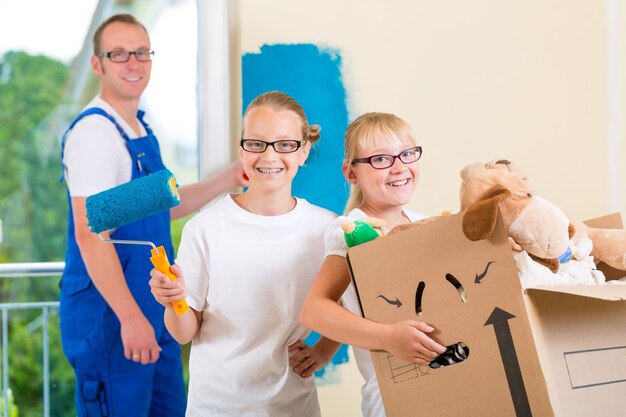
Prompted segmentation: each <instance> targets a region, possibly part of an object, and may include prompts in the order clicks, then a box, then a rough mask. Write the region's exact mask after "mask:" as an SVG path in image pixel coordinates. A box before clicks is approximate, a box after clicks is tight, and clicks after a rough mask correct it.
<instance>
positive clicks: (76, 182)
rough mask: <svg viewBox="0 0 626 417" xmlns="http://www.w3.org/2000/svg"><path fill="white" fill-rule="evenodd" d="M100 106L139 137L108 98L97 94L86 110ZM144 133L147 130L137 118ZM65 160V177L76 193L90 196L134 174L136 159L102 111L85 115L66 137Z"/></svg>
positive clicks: (125, 128)
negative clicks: (110, 103)
mask: <svg viewBox="0 0 626 417" xmlns="http://www.w3.org/2000/svg"><path fill="white" fill-rule="evenodd" d="M91 107H99V108H101V109H103V110H104V111H105V112H107V113H109V114H110V115H111V116H113V117H114V118H115V120H117V122H118V123H119V124H120V126H122V128H123V129H124V131H125V132H126V134H127V135H128V137H129V138H130V139H131V140H132V139H137V138H138V137H139V136H137V135H136V134H135V132H134V130H133V129H131V128H130V126H129V125H128V124H127V123H126V122H125V121H124V119H122V117H121V116H120V115H119V114H117V112H116V111H115V110H114V109H113V107H111V106H110V105H109V104H108V103H107V102H106V101H104V100H102V99H101V98H100V97H99V96H98V97H95V98H94V99H93V100H91V102H90V103H89V104H88V105H87V106H85V108H84V109H83V110H86V109H88V108H91ZM137 123H138V124H139V127H140V129H141V137H143V136H145V135H146V131H145V129H144V127H143V125H142V124H141V123H139V121H137ZM63 164H64V165H65V167H66V172H65V174H66V176H65V181H66V182H67V187H68V189H69V192H70V195H71V196H72V197H87V196H90V195H93V194H96V193H99V192H101V191H104V190H108V189H109V188H113V187H115V186H117V185H120V184H124V183H127V182H128V181H130V179H131V178H132V159H131V158H130V154H129V153H128V148H127V146H126V141H125V140H124V139H123V138H122V136H121V135H120V133H119V132H118V130H117V128H116V127H115V125H114V124H113V123H111V121H110V120H109V119H107V118H106V117H104V116H101V115H99V114H95V115H91V116H88V117H85V118H83V119H81V120H80V121H79V122H78V123H76V125H75V126H74V128H73V129H72V131H71V132H70V133H69V134H68V136H67V138H66V140H65V150H64V153H63Z"/></svg>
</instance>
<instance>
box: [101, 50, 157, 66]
mask: <svg viewBox="0 0 626 417" xmlns="http://www.w3.org/2000/svg"><path fill="white" fill-rule="evenodd" d="M131 55H135V58H137V61H139V62H148V61H152V57H153V56H154V51H153V50H151V49H137V50H136V51H124V50H119V51H110V52H98V53H96V56H100V57H107V58H109V59H110V60H111V62H116V63H121V62H128V60H129V59H130V56H131Z"/></svg>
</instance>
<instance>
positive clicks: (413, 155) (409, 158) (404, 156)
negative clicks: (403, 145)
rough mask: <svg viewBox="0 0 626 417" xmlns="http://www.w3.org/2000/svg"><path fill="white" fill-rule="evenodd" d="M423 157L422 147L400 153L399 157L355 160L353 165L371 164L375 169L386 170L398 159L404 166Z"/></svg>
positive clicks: (388, 156) (378, 156)
mask: <svg viewBox="0 0 626 417" xmlns="http://www.w3.org/2000/svg"><path fill="white" fill-rule="evenodd" d="M421 157H422V147H421V146H416V147H414V148H409V149H407V150H404V151H402V152H400V153H399V154H397V155H385V154H380V155H372V156H368V157H367V158H357V159H353V160H352V163H353V164H370V165H371V166H372V167H373V168H375V169H385V168H389V167H391V166H392V165H393V164H394V163H395V162H396V158H397V159H399V160H400V161H401V162H402V163H403V164H410V163H412V162H416V161H418V160H419V159H420V158H421Z"/></svg>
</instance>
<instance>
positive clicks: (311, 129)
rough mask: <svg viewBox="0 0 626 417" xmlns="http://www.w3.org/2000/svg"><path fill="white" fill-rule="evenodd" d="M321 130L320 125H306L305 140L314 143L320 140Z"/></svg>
mask: <svg viewBox="0 0 626 417" xmlns="http://www.w3.org/2000/svg"><path fill="white" fill-rule="evenodd" d="M321 130H322V128H321V127H320V125H308V126H307V127H306V138H305V140H307V141H309V142H311V143H315V142H317V140H318V139H319V138H320V131H321Z"/></svg>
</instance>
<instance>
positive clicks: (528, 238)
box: [461, 163, 575, 272]
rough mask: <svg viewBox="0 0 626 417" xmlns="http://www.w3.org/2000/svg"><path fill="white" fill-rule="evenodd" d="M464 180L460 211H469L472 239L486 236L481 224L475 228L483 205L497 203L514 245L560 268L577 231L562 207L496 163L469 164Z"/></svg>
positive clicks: (468, 228)
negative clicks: (560, 262)
mask: <svg viewBox="0 0 626 417" xmlns="http://www.w3.org/2000/svg"><path fill="white" fill-rule="evenodd" d="M461 179H462V184H461V210H466V211H467V214H466V216H465V217H464V226H466V227H465V229H466V235H467V236H468V238H469V239H470V240H478V239H483V238H484V237H483V235H482V232H481V228H482V226H480V227H476V228H475V229H476V230H472V229H473V225H482V223H483V221H484V220H483V219H482V218H481V216H484V211H483V210H481V209H480V205H481V204H490V205H493V204H497V205H499V207H500V211H501V213H502V220H503V221H504V225H505V228H506V230H507V233H508V236H509V238H510V240H511V246H512V248H513V249H514V250H515V251H518V252H519V251H522V250H525V251H526V252H527V253H528V254H529V256H530V257H531V258H532V259H534V260H535V261H536V262H538V263H540V264H542V265H545V266H546V267H548V268H549V269H550V270H551V271H552V272H557V271H558V269H559V260H558V259H559V257H560V256H561V255H563V254H564V253H565V252H566V251H567V250H568V246H569V243H570V239H571V237H572V236H573V234H574V232H575V229H574V226H573V225H572V224H571V223H570V221H569V218H568V217H567V215H566V214H565V213H564V212H563V211H562V210H561V209H559V208H558V207H557V206H556V205H554V204H553V203H551V202H550V201H548V200H546V199H545V198H543V197H540V196H538V195H536V194H535V193H534V191H533V190H532V188H531V187H530V185H529V184H528V182H527V181H525V180H524V178H523V177H522V176H521V175H518V174H514V173H512V172H510V171H508V170H507V169H505V168H503V167H501V166H499V164H497V163H495V164H481V163H477V164H472V165H468V166H466V167H465V168H463V170H462V171H461ZM481 200H482V202H481ZM477 202H480V203H479V204H478V205H476V204H475V203H477Z"/></svg>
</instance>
